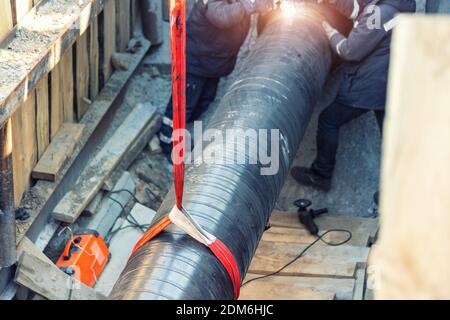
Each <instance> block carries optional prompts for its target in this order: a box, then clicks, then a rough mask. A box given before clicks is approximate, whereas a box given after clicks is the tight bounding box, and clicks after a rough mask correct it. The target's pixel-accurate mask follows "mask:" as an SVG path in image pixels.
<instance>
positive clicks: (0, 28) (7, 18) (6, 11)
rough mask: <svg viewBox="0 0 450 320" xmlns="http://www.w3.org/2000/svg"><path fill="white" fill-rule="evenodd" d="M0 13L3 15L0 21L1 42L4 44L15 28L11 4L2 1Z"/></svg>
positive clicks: (0, 2)
mask: <svg viewBox="0 0 450 320" xmlns="http://www.w3.org/2000/svg"><path fill="white" fill-rule="evenodd" d="M0 12H1V15H2V18H1V19H0V42H2V41H3V39H4V38H5V36H6V35H7V34H8V32H10V31H11V29H12V27H13V18H12V11H11V3H10V2H9V1H0Z"/></svg>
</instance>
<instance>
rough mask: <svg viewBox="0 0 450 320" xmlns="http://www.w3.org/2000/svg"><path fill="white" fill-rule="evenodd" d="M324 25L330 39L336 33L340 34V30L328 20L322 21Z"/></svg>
mask: <svg viewBox="0 0 450 320" xmlns="http://www.w3.org/2000/svg"><path fill="white" fill-rule="evenodd" d="M322 27H323V29H324V30H325V33H326V34H327V36H328V39H331V38H332V37H333V36H334V35H335V34H339V32H338V31H337V30H336V29H335V28H333V27H332V26H330V24H329V23H328V22H326V21H323V22H322Z"/></svg>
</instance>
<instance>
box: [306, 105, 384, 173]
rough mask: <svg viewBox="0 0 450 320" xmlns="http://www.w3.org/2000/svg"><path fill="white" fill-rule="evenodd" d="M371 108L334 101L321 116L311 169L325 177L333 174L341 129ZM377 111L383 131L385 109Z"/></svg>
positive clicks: (378, 120)
mask: <svg viewBox="0 0 450 320" xmlns="http://www.w3.org/2000/svg"><path fill="white" fill-rule="evenodd" d="M370 111H372V110H369V109H361V108H354V107H350V106H346V105H343V104H339V103H337V102H334V103H333V104H331V105H330V106H329V107H327V108H326V109H325V110H324V111H322V113H321V114H320V116H319V127H318V130H317V142H316V143H317V156H316V159H315V160H314V162H313V164H312V166H311V169H312V170H313V171H314V172H315V173H316V174H318V175H320V176H321V177H323V178H327V179H329V178H331V177H332V176H333V171H334V166H335V162H336V152H337V149H338V143H339V129H340V128H341V126H343V125H344V124H346V123H348V122H350V121H351V120H353V119H355V118H358V117H360V116H362V115H363V114H365V113H367V112H370ZM373 111H374V112H375V115H376V118H377V122H378V126H379V128H380V132H381V133H382V132H383V121H384V110H373Z"/></svg>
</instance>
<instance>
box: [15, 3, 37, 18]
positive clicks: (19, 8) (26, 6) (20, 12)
mask: <svg viewBox="0 0 450 320" xmlns="http://www.w3.org/2000/svg"><path fill="white" fill-rule="evenodd" d="M32 7H33V0H14V10H15V19H16V20H15V23H18V22H20V21H21V20H22V19H23V17H24V16H25V15H26V14H27V13H28V11H30V9H31V8H32Z"/></svg>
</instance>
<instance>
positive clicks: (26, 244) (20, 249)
mask: <svg viewBox="0 0 450 320" xmlns="http://www.w3.org/2000/svg"><path fill="white" fill-rule="evenodd" d="M25 253H27V254H29V255H32V256H34V257H36V258H38V259H39V260H41V261H43V262H46V263H50V264H52V263H53V262H52V261H51V260H50V259H49V258H48V257H47V256H46V255H45V254H44V253H43V252H42V250H40V249H39V248H38V247H36V245H35V244H34V243H33V242H32V241H31V240H30V239H28V238H27V237H24V238H23V239H22V240H21V241H20V243H19V245H18V246H17V257H19V258H20V257H21V256H22V255H23V254H25Z"/></svg>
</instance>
